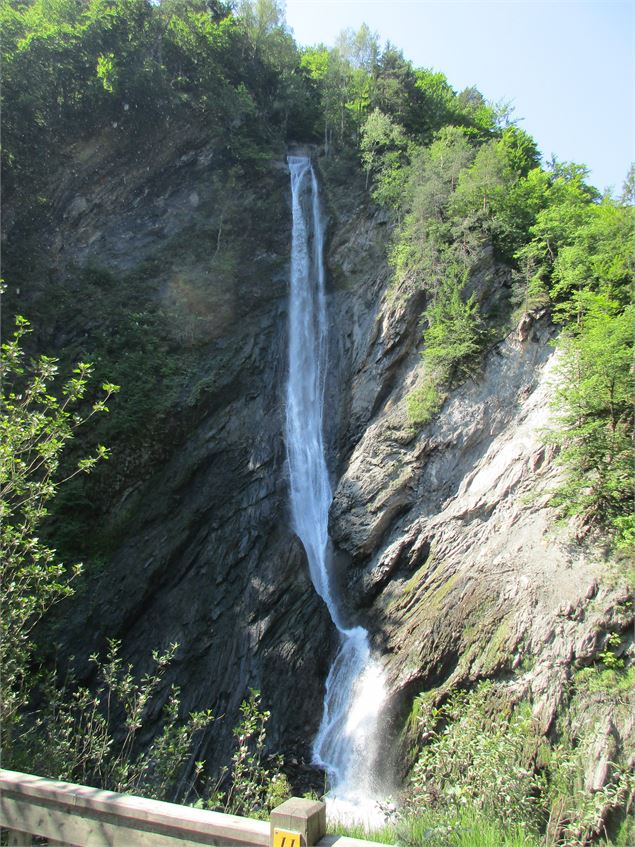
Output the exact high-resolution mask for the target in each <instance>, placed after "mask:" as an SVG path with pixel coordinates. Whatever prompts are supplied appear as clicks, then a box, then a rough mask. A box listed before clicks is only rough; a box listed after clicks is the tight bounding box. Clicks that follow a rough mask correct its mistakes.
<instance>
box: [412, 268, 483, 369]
mask: <svg viewBox="0 0 635 847" xmlns="http://www.w3.org/2000/svg"><path fill="white" fill-rule="evenodd" d="M465 282H466V272H465V270H464V269H463V268H461V267H457V266H452V267H450V268H449V270H448V272H447V273H446V275H445V276H444V278H443V279H442V280H441V282H440V285H439V288H438V291H437V292H436V294H435V296H434V299H433V300H432V302H431V303H430V305H429V306H428V308H427V309H426V311H425V313H424V317H425V318H426V320H427V321H428V328H427V329H426V330H425V331H424V334H423V340H424V350H423V360H424V362H425V363H426V364H427V365H428V366H429V368H430V370H431V371H433V372H436V373H437V375H438V380H439V381H440V382H452V381H453V380H455V379H466V378H468V377H470V376H473V375H474V372H475V367H476V365H477V364H478V362H479V360H480V357H481V354H482V352H483V349H484V347H485V345H486V343H487V341H488V339H489V333H488V331H487V329H486V327H485V324H484V322H483V320H482V318H481V316H480V313H479V306H478V302H477V300H476V297H475V295H472V296H471V297H469V298H468V299H467V300H465V299H464V298H463V296H462V289H463V287H464V285H465Z"/></svg>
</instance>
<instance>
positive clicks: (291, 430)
mask: <svg viewBox="0 0 635 847" xmlns="http://www.w3.org/2000/svg"><path fill="white" fill-rule="evenodd" d="M287 161H288V165H289V172H290V176H291V201H292V232H291V285H290V296H289V376H288V383H287V398H286V402H287V409H286V447H287V459H288V465H289V479H290V498H291V513H292V518H293V526H294V530H295V532H296V533H297V535H298V537H299V538H300V540H301V541H302V543H303V545H304V548H305V550H306V554H307V559H308V563H309V571H310V575H311V580H312V582H313V585H314V587H315V590H316V591H317V592H318V594H319V595H320V597H321V598H322V599H323V600H324V602H325V604H326V606H327V608H328V611H329V614H330V616H331V619H332V620H333V623H334V624H335V626H336V628H337V630H338V633H339V637H340V649H339V652H338V653H337V656H336V658H335V661H334V662H333V665H332V667H331V670H330V672H329V675H328V678H327V680H326V691H325V696H324V708H323V715H322V723H321V725H320V728H319V730H318V733H317V736H316V738H315V741H314V744H313V762H314V764H316V765H319V766H320V767H322V768H324V770H325V771H326V772H327V774H328V777H329V781H330V785H331V788H330V791H329V793H328V794H327V796H326V801H327V810H328V813H329V816H330V817H331V818H337V819H339V820H342V821H346V822H351V823H352V822H361V823H363V824H365V825H366V826H373V825H378V824H380V823H382V822H383V817H384V816H383V813H382V812H381V809H380V807H379V805H378V801H379V800H381V799H382V792H381V782H380V779H379V774H378V773H377V771H376V768H375V766H376V761H377V753H378V744H379V738H378V728H379V720H380V718H381V713H382V706H383V703H384V701H385V699H386V686H385V681H384V675H383V672H382V669H381V666H380V665H379V663H378V662H377V661H376V660H375V659H374V658H373V657H372V654H371V649H370V641H369V637H368V632H367V631H366V630H365V629H363V627H360V626H356V627H352V628H347V627H346V626H345V625H344V622H343V620H342V617H341V612H340V608H339V603H338V598H337V597H336V596H335V593H334V590H333V586H332V584H331V579H330V574H329V536H328V513H329V506H330V504H331V500H332V496H333V495H332V491H331V486H330V482H329V476H328V469H327V467H326V459H325V451H324V438H323V414H324V388H325V379H326V364H327V346H328V320H327V311H326V295H325V271H324V260H323V250H324V234H323V227H322V219H321V211H320V198H319V188H318V182H317V179H316V176H315V171H314V169H313V166H312V164H311V160H310V158H308V157H304V156H289V157H288V159H287Z"/></svg>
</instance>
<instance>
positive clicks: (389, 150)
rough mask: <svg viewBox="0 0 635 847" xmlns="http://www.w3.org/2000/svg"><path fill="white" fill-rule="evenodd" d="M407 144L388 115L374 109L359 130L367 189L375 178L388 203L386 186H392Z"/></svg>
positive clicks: (399, 128)
mask: <svg viewBox="0 0 635 847" xmlns="http://www.w3.org/2000/svg"><path fill="white" fill-rule="evenodd" d="M407 146H408V141H407V138H406V135H405V133H404V131H403V128H402V127H400V126H399V124H396V123H394V122H393V121H392V120H391V119H390V118H389V117H388V115H385V114H384V113H383V112H380V110H379V109H374V110H373V111H372V112H371V113H370V115H369V116H368V117H367V118H366V122H365V123H364V126H363V127H362V133H361V141H360V150H361V153H362V163H363V165H364V168H365V170H366V188H368V181H369V179H370V177H371V175H373V176H375V177H377V178H378V180H379V182H380V183H383V184H384V185H383V186H378V187H379V188H380V189H383V190H380V195H381V197H382V199H387V196H384V195H387V191H386V189H387V186H386V183H390V182H394V178H395V171H397V170H400V167H401V165H402V164H403V158H404V156H403V154H404V152H405V150H406V148H407Z"/></svg>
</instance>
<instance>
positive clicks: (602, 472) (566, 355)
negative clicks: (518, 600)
mask: <svg viewBox="0 0 635 847" xmlns="http://www.w3.org/2000/svg"><path fill="white" fill-rule="evenodd" d="M585 306H586V308H585V312H584V315H583V316H582V318H581V320H580V322H579V323H578V325H577V326H574V327H571V328H570V329H568V330H566V331H565V332H564V333H563V334H562V336H561V338H560V341H559V347H560V350H561V362H560V366H559V386H558V390H557V393H556V397H555V401H554V406H555V411H556V420H557V424H558V427H557V429H556V430H555V431H554V433H553V434H552V440H553V441H555V442H556V443H557V444H559V445H560V447H561V451H560V456H559V461H560V463H561V464H562V465H563V467H564V482H563V484H562V485H561V487H560V488H559V490H558V493H557V494H556V496H555V498H554V502H555V503H556V505H558V506H559V507H560V509H561V511H562V512H563V513H564V514H566V515H578V516H579V518H580V520H581V522H582V526H583V527H584V528H585V529H588V528H590V527H601V528H604V529H605V530H608V531H609V532H610V533H611V534H612V535H614V536H615V537H616V538H617V540H618V543H619V542H624V543H625V542H627V541H629V540H630V541H631V543H632V541H633V538H634V534H635V520H634V519H633V514H632V504H633V499H634V498H635V471H634V468H633V454H632V441H631V435H632V432H633V400H634V390H635V380H634V374H633V370H632V360H633V325H634V321H635V307H633V306H631V305H629V306H627V307H626V308H625V309H623V310H622V309H621V308H620V304H619V303H618V302H616V301H615V300H611V299H610V298H608V297H607V296H606V295H604V294H596V293H593V292H587V295H586V303H585Z"/></svg>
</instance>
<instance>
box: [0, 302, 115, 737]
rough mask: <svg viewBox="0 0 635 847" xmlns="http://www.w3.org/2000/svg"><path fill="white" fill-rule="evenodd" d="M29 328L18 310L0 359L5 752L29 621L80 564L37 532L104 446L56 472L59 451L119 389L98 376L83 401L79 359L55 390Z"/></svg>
mask: <svg viewBox="0 0 635 847" xmlns="http://www.w3.org/2000/svg"><path fill="white" fill-rule="evenodd" d="M29 331H30V327H29V323H28V321H27V320H26V319H24V318H22V317H18V318H17V320H16V330H15V332H14V334H13V337H12V339H11V340H10V341H8V342H6V343H5V344H3V345H2V362H1V365H0V376H1V378H2V387H1V393H0V436H1V437H0V521H1V528H0V578H1V579H0V583H1V585H2V619H1V622H0V633H1V635H2V637H1V639H0V664H1V666H2V668H3V680H2V683H3V697H2V705H1V707H0V726H1V732H2V739H3V745H2V746H3V749H4V751H5V752H10V749H11V741H12V737H13V734H14V731H15V729H16V726H17V725H18V724H19V722H20V711H21V709H23V708H24V706H25V705H26V704H27V702H28V699H29V696H30V692H31V688H32V685H33V680H32V678H31V669H30V663H31V660H32V658H33V655H34V652H35V645H34V642H33V640H32V638H31V635H32V632H33V629H34V627H35V626H36V624H37V623H38V622H39V621H40V620H41V619H42V618H43V617H44V615H45V614H46V613H47V612H48V611H49V610H50V609H51V607H52V606H54V605H55V604H56V603H58V602H59V601H60V600H62V599H63V598H64V597H68V596H69V595H70V594H71V593H72V585H71V583H72V580H73V578H74V577H76V576H78V575H79V573H80V572H81V569H82V566H81V565H80V564H76V565H74V566H73V567H72V568H70V569H67V568H65V567H64V565H63V564H61V563H60V562H58V561H57V558H56V554H55V550H54V549H52V548H51V547H49V546H48V545H47V544H45V543H44V542H43V541H41V539H40V538H39V534H38V533H39V531H40V529H41V525H42V522H43V521H44V519H45V518H46V516H47V514H48V509H47V505H48V503H49V502H50V500H51V499H52V498H53V497H54V495H55V493H56V491H57V489H58V487H59V485H60V484H62V483H63V482H64V481H66V480H68V479H71V478H72V477H73V476H75V475H77V474H79V473H90V472H91V471H92V470H93V469H94V468H95V466H96V464H97V463H98V462H99V461H101V460H104V459H107V458H108V450H107V448H106V447H104V446H103V445H99V446H98V447H97V449H96V451H95V453H94V454H93V455H91V456H86V457H84V458H81V459H79V460H78V461H77V462H76V464H75V467H74V468H72V469H70V470H69V471H68V472H67V473H66V476H65V479H60V471H61V460H62V454H63V453H64V451H65V448H66V447H67V445H68V443H69V442H70V441H71V439H72V438H73V436H74V434H75V432H76V431H77V429H78V428H79V427H81V426H83V425H84V424H85V423H86V422H87V421H88V420H89V419H90V418H91V417H93V415H95V414H99V413H102V412H107V411H108V407H107V405H106V404H107V402H108V399H109V398H110V397H111V396H112V395H113V394H114V393H115V392H116V391H118V386H116V385H112V384H109V383H104V385H103V386H102V392H103V393H102V396H101V398H100V399H97V400H95V401H94V402H93V403H88V402H87V399H86V393H87V387H88V381H89V378H90V373H91V366H90V365H88V364H86V363H83V362H80V363H78V364H77V366H76V367H75V368H74V370H73V373H72V375H71V377H70V378H68V379H67V380H66V382H65V383H64V384H63V385H62V386H61V388H60V389H59V391H58V394H57V396H56V394H55V393H54V391H55V387H54V381H55V379H56V377H57V373H58V366H57V361H56V360H55V359H52V358H50V357H48V356H40V357H39V359H37V361H35V362H32V363H30V364H25V354H24V350H23V349H22V346H21V342H22V339H23V337H24V336H25V335H26V333H28V332H29Z"/></svg>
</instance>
